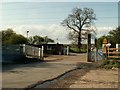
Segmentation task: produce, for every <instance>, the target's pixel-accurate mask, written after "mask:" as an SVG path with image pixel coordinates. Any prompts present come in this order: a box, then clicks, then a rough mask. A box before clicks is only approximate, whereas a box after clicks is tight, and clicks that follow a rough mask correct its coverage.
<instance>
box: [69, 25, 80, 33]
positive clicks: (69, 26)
mask: <svg viewBox="0 0 120 90" xmlns="http://www.w3.org/2000/svg"><path fill="white" fill-rule="evenodd" d="M67 27H68V28H70V29H72V30H74V31H75V32H77V33H79V32H78V31H77V30H76V29H74V28H73V27H71V26H69V24H67Z"/></svg>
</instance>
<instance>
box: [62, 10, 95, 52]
mask: <svg viewBox="0 0 120 90" xmlns="http://www.w3.org/2000/svg"><path fill="white" fill-rule="evenodd" d="M94 20H96V15H95V13H94V10H93V9H91V8H83V9H81V8H74V9H73V11H72V14H69V15H68V17H67V18H66V19H65V20H63V22H62V23H61V24H62V25H63V26H65V27H67V28H68V29H69V30H73V32H74V33H75V34H76V33H77V38H78V41H77V44H78V48H79V50H80V48H81V41H82V31H84V32H88V29H87V30H86V29H84V28H88V27H90V26H91V25H92V24H93V21H94Z"/></svg>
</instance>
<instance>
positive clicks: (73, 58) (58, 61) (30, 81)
mask: <svg viewBox="0 0 120 90" xmlns="http://www.w3.org/2000/svg"><path fill="white" fill-rule="evenodd" d="M80 62H86V54H72V55H70V56H64V55H55V56H54V55H53V56H50V57H47V58H45V61H44V62H37V63H30V64H20V65H12V66H10V65H9V66H7V67H4V68H3V72H2V88H27V87H29V86H31V85H34V84H36V83H38V82H43V81H45V80H48V79H52V78H55V77H57V76H59V75H61V74H63V73H65V72H66V71H69V70H72V69H75V68H76V67H77V64H78V63H80Z"/></svg>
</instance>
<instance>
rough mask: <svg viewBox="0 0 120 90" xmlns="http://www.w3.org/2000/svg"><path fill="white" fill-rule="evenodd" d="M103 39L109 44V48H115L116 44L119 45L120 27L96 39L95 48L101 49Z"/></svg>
mask: <svg viewBox="0 0 120 90" xmlns="http://www.w3.org/2000/svg"><path fill="white" fill-rule="evenodd" d="M104 37H106V38H107V40H108V42H109V43H111V46H110V47H116V44H120V26H119V27H117V28H116V29H114V30H111V31H110V32H109V33H108V35H106V36H105V35H103V36H101V37H99V38H98V41H97V47H98V48H101V47H102V44H103V39H104Z"/></svg>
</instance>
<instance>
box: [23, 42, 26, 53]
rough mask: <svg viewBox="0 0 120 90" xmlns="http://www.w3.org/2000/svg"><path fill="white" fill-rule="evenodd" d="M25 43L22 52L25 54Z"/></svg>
mask: <svg viewBox="0 0 120 90" xmlns="http://www.w3.org/2000/svg"><path fill="white" fill-rule="evenodd" d="M25 52H26V51H25V44H23V53H24V54H25Z"/></svg>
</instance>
